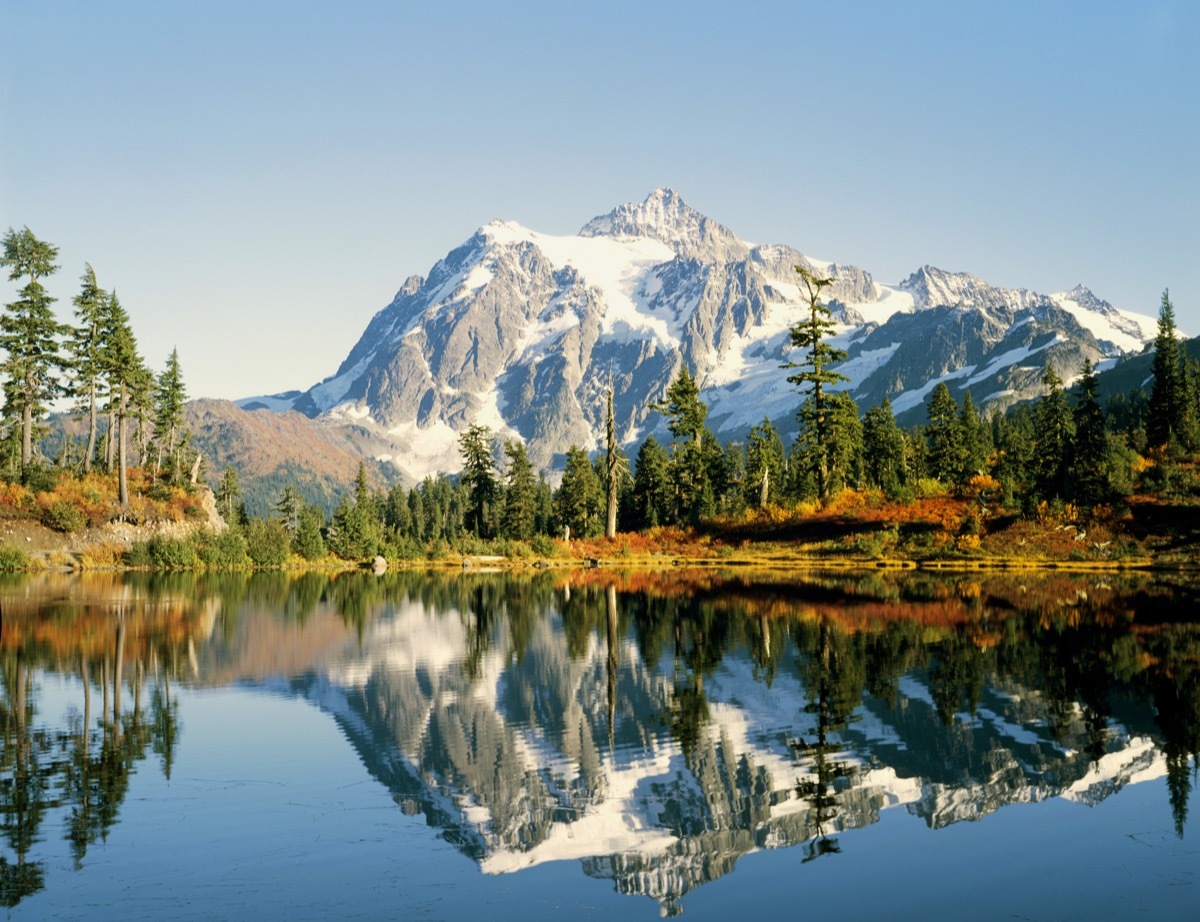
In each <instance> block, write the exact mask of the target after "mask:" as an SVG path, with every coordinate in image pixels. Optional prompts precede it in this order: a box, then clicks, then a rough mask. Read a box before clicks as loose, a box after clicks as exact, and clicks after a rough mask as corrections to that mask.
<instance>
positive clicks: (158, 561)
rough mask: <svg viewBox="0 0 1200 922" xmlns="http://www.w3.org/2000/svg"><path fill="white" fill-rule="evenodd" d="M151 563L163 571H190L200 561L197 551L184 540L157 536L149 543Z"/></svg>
mask: <svg viewBox="0 0 1200 922" xmlns="http://www.w3.org/2000/svg"><path fill="white" fill-rule="evenodd" d="M147 550H148V552H149V554H150V562H151V564H152V565H153V566H155V567H158V568H159V569H162V570H188V569H191V568H192V567H195V566H196V564H197V562H198V561H199V557H198V556H197V554H196V549H195V548H194V547H192V545H191V542H189V541H187V540H185V539H183V538H168V537H166V536H165V535H155V536H154V537H153V538H151V539H150V541H149V542H148V543H147Z"/></svg>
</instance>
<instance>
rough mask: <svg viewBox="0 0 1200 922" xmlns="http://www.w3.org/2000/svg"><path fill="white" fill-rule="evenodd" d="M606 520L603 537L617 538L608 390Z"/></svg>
mask: <svg viewBox="0 0 1200 922" xmlns="http://www.w3.org/2000/svg"><path fill="white" fill-rule="evenodd" d="M607 473H608V518H607V519H606V520H605V524H604V537H606V538H615V537H616V536H617V422H616V420H615V419H614V418H613V392H612V387H611V386H610V387H609V389H608V472H607Z"/></svg>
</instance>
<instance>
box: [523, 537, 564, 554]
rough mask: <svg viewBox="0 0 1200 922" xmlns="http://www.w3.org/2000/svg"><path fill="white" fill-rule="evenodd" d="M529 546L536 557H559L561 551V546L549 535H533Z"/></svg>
mask: <svg viewBox="0 0 1200 922" xmlns="http://www.w3.org/2000/svg"><path fill="white" fill-rule="evenodd" d="M529 548H530V550H532V551H533V553H534V554H536V555H537V556H538V557H559V556H561V554H562V551H563V549H562V546H561V545H560V544H559V543H558V542H557V541H555V540H554V539H553V538H551V537H550V536H549V535H534V536H533V538H532V539H531V540H530V542H529Z"/></svg>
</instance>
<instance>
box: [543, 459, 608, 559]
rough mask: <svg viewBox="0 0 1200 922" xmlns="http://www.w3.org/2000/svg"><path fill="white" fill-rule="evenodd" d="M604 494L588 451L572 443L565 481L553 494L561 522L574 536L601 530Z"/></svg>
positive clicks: (565, 471) (564, 474)
mask: <svg viewBox="0 0 1200 922" xmlns="http://www.w3.org/2000/svg"><path fill="white" fill-rule="evenodd" d="M602 496H603V488H602V487H601V485H600V479H599V478H598V477H597V476H596V471H595V469H594V468H593V467H592V462H591V461H590V460H588V456H587V452H586V451H584V450H583V449H582V448H580V447H578V446H576V445H572V446H571V447H570V448H568V449H567V463H566V468H565V469H564V471H563V479H562V483H561V484H560V485H559V487H558V492H557V493H556V494H555V497H554V512H555V515H556V517H557V519H558V524H559V525H560V526H562V527H564V528H569V529H570V534H571V536H573V537H578V538H591V537H595V536H596V535H597V534H599V533H600V531H601V522H600V510H601V505H602V502H603V499H602Z"/></svg>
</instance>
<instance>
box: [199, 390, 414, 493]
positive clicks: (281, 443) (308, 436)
mask: <svg viewBox="0 0 1200 922" xmlns="http://www.w3.org/2000/svg"><path fill="white" fill-rule="evenodd" d="M185 425H186V426H187V429H188V431H189V432H191V433H192V444H193V445H195V446H196V448H198V449H199V450H200V451H201V452H203V454H204V459H205V467H206V468H207V471H208V479H209V481H210V482H211V483H213V484H214V485H215V484H216V483H217V481H218V480H219V479H220V477H221V474H222V472H224V470H225V468H226V467H227V466H228V467H232V468H233V469H234V470H235V471H236V472H237V475H238V481H239V484H240V486H241V490H242V497H243V499H244V501H245V502H246V506H247V509H248V510H249V511H250V513H251V514H254V515H263V514H265V513H266V512H267V511H268V510H269V509H270V508H271V507H273V506H274V503H275V502H276V501H277V500H278V497H279V493H280V492H281V491H282V489H283V487H284V486H285V485H287V484H289V483H291V484H293V485H295V486H296V487H297V488H298V489H299V490H300V492H301V495H303V496H305V498H306V499H308V500H309V501H310V502H317V503H320V504H321V505H324V506H325V507H326V508H329V507H330V506H331V505H333V504H334V503H335V502H336V500H337V497H339V496H340V495H342V494H343V493H345V492H347V491H349V490H350V489H352V487H353V484H354V478H355V476H356V475H357V473H358V466H359V464H360V463H361V462H365V463H366V465H367V469H368V472H369V476H370V478H371V480H372V482H373V483H374V484H375V485H376V486H383V485H385V484H386V483H387V482H389V481H390V480H391V479H392V478H391V477H390V476H389V475H388V472H387V471H385V470H384V469H383V468H382V467H381V466H380V465H379V464H378V463H377V462H375V461H374V460H373V459H371V458H369V457H365V456H364V455H363V454H362V453H361V452H360V451H359V450H358V449H357V448H356V447H355V444H354V442H353V441H352V437H353V430H351V429H347V428H345V427H338V426H332V425H328V424H326V423H324V422H323V421H321V420H319V419H310V418H309V417H307V416H304V415H303V414H301V413H296V412H293V411H289V412H286V413H276V412H273V411H271V410H244V409H242V408H241V407H239V406H238V405H237V404H236V403H233V402H232V401H229V400H211V399H203V400H193V401H192V402H191V403H189V404H188V405H187V408H186V410H185Z"/></svg>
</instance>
